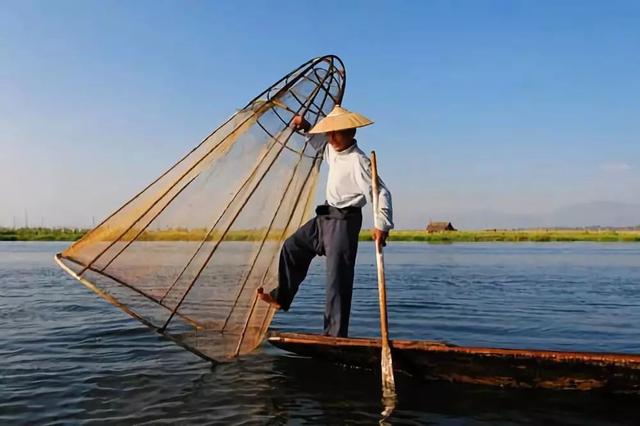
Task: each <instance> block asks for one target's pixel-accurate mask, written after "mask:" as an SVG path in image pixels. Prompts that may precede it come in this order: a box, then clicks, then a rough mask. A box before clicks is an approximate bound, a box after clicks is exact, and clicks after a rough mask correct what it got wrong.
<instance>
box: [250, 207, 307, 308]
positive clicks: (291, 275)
mask: <svg viewBox="0 0 640 426" xmlns="http://www.w3.org/2000/svg"><path fill="white" fill-rule="evenodd" d="M318 242H319V238H318V227H317V222H316V218H313V219H311V220H310V221H309V222H307V223H305V224H304V225H302V227H300V229H298V230H297V231H296V232H295V233H294V234H293V235H292V236H290V237H289V238H287V240H286V241H285V242H284V244H283V245H282V249H281V250H280V262H279V266H278V288H276V289H275V290H273V291H272V292H271V293H270V294H269V296H270V298H271V299H272V300H274V301H275V302H276V303H277V304H278V305H280V308H282V309H283V310H285V311H288V310H289V307H290V306H291V302H292V301H293V298H294V296H295V295H296V293H297V292H298V287H300V284H301V283H302V281H303V280H304V279H305V277H306V276H307V272H308V270H309V265H310V264H311V260H312V259H313V258H314V257H315V256H316V254H317V250H318ZM259 296H260V293H259ZM260 298H261V299H262V300H265V301H267V302H269V300H267V298H265V297H262V296H260Z"/></svg>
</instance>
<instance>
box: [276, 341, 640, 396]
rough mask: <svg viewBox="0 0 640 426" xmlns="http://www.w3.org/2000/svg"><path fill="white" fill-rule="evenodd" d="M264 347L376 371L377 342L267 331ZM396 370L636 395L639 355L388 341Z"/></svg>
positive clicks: (425, 376) (472, 380)
mask: <svg viewBox="0 0 640 426" xmlns="http://www.w3.org/2000/svg"><path fill="white" fill-rule="evenodd" d="M268 340H269V342H270V343H271V344H273V345H274V346H277V347H279V348H281V349H284V350H286V351H289V352H293V353H296V354H299V355H303V356H310V357H315V358H322V359H325V360H328V361H331V362H336V363H340V364H346V365H350V366H360V367H367V368H372V369H374V368H375V369H377V368H379V366H380V350H381V346H380V340H379V339H366V338H335V337H326V336H320V335H314V334H300V333H282V332H277V331H272V332H271V333H270V335H269V339H268ZM391 351H392V355H393V366H394V369H395V370H396V371H399V372H403V373H407V374H410V375H412V376H414V377H419V378H422V379H425V380H437V381H447V382H453V383H466V384H476V385H489V386H498V387H509V388H525V389H532V388H537V389H556V390H599V391H605V392H622V393H640V355H629V354H616V353H591V352H563V351H542V350H527V349H498V348H482V347H464V346H454V345H449V344H444V343H440V342H431V341H411V340H394V341H392V342H391Z"/></svg>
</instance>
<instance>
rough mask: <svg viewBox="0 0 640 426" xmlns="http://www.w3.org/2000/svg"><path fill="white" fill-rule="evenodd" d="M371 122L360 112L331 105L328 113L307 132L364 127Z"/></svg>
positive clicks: (371, 122)
mask: <svg viewBox="0 0 640 426" xmlns="http://www.w3.org/2000/svg"><path fill="white" fill-rule="evenodd" d="M369 124H373V121H371V120H369V119H368V118H367V117H365V116H364V115H362V114H358V113H357V112H351V111H349V110H346V109H344V108H342V107H341V106H340V105H336V106H335V107H333V109H332V110H331V112H330V113H329V115H327V116H326V117H325V118H323V119H322V120H320V121H319V122H318V124H316V125H315V126H313V129H311V130H309V133H326V132H333V131H336V130H345V129H353V128H356V127H364V126H368V125H369Z"/></svg>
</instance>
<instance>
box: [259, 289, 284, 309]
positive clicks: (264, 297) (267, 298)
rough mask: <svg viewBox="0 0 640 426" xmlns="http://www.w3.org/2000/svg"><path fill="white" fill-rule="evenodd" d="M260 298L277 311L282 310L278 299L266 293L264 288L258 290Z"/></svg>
mask: <svg viewBox="0 0 640 426" xmlns="http://www.w3.org/2000/svg"><path fill="white" fill-rule="evenodd" d="M258 297H259V298H260V300H262V301H263V302H267V303H268V304H270V305H271V306H273V307H274V308H275V309H280V304H279V303H278V302H277V301H276V299H274V298H273V297H271V295H270V294H269V293H265V292H264V289H263V288H262V287H260V288H258Z"/></svg>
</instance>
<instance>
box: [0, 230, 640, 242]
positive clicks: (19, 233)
mask: <svg viewBox="0 0 640 426" xmlns="http://www.w3.org/2000/svg"><path fill="white" fill-rule="evenodd" d="M85 232H87V230H86V229H71V228H53V229H52V228H18V229H9V228H0V241H75V240H77V239H79V238H80V237H81V236H82V235H83V234H84V233H85ZM132 232H133V231H132ZM119 234H120V231H119V230H112V231H111V232H108V233H105V235H104V237H103V240H105V241H109V240H110V238H115V237H116V236H119ZM133 235H135V233H133V234H132V235H131V237H133ZM205 235H206V230H205V229H169V230H161V231H159V230H156V231H145V232H143V233H142V235H140V236H139V238H138V240H141V241H201V240H202V238H204V236H205ZM280 235H281V230H275V231H272V232H271V235H269V238H268V239H269V240H275V239H278V238H279V237H280ZM263 236H264V231H261V230H246V231H242V230H241V231H231V232H229V233H228V234H227V236H226V237H225V240H227V241H259V240H261V239H262V238H263ZM217 237H218V235H212V236H210V239H212V240H216V239H217ZM389 239H390V241H416V242H430V243H449V242H494V241H495V242H500V241H505V242H521V241H522V242H551V241H594V242H640V230H614V229H603V230H581V229H577V230H575V229H566V230H563V229H549V230H547V229H538V230H524V231H519V230H495V231H493V230H486V231H455V232H436V233H432V234H428V233H427V232H425V231H422V230H418V231H404V230H401V231H392V232H391V235H390V238H389ZM360 240H361V241H371V231H369V230H363V231H362V232H361V233H360Z"/></svg>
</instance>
